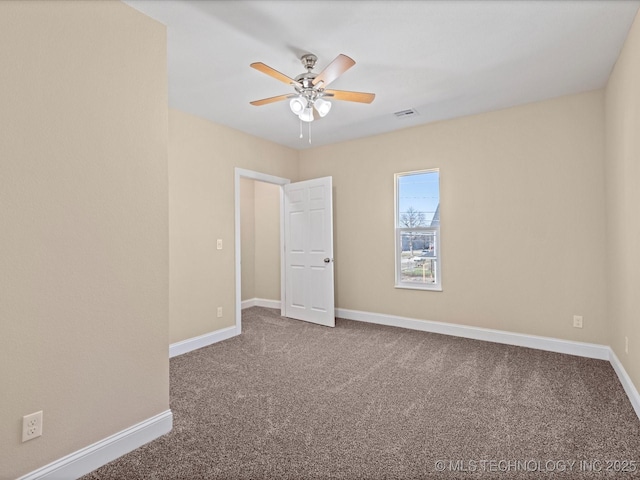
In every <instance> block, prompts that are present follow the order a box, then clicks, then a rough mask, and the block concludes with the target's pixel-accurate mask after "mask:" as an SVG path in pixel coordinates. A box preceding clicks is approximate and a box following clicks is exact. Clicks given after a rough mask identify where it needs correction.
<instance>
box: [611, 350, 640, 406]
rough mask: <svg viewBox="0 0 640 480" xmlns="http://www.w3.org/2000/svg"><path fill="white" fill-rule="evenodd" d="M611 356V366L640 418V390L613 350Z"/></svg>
mask: <svg viewBox="0 0 640 480" xmlns="http://www.w3.org/2000/svg"><path fill="white" fill-rule="evenodd" d="M609 355H610V356H609V361H610V362H611V366H612V367H613V369H614V370H615V371H616V373H617V374H618V378H619V379H620V383H621V384H622V388H624V391H625V392H626V394H627V397H629V401H630V402H631V405H632V406H633V409H634V410H635V411H636V415H637V416H638V418H640V394H639V393H638V390H637V389H636V387H635V385H634V384H633V382H632V381H631V378H629V375H628V374H627V371H626V370H625V369H624V367H623V366H622V363H621V362H620V360H619V359H618V357H617V356H616V354H615V352H614V351H613V349H610V352H609Z"/></svg>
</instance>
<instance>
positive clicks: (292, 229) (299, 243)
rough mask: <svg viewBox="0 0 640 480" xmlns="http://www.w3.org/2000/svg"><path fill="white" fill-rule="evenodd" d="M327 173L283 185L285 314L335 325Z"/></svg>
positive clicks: (329, 194) (329, 178)
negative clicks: (319, 176)
mask: <svg viewBox="0 0 640 480" xmlns="http://www.w3.org/2000/svg"><path fill="white" fill-rule="evenodd" d="M331 188H332V184H331V177H324V178H318V179H313V180H306V181H304V182H297V183H290V184H288V185H285V187H284V197H285V198H284V209H285V215H284V233H285V274H286V281H285V284H286V285H285V309H284V310H285V313H284V314H285V316H287V317H291V318H296V319H299V320H305V321H308V322H313V323H319V324H321V325H327V326H331V327H333V326H335V313H334V312H335V305H334V291H333V211H332V192H331Z"/></svg>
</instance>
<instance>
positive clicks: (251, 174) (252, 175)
mask: <svg viewBox="0 0 640 480" xmlns="http://www.w3.org/2000/svg"><path fill="white" fill-rule="evenodd" d="M241 178H248V179H251V180H257V181H259V182H265V183H272V184H274V185H279V186H280V313H281V314H284V310H283V309H284V307H285V301H284V295H285V274H286V272H285V258H284V185H287V184H289V183H291V180H289V179H288V178H282V177H276V176H275V175H269V174H266V173H261V172H256V171H254V170H247V169H244V168H239V167H235V169H234V210H235V242H234V244H235V246H234V248H235V270H236V302H235V303H236V334H237V335H239V334H240V333H242V266H241V263H240V262H241V257H242V253H241V252H242V247H241V244H242V237H241V231H240V179H241Z"/></svg>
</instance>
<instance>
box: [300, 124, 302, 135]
mask: <svg viewBox="0 0 640 480" xmlns="http://www.w3.org/2000/svg"><path fill="white" fill-rule="evenodd" d="M300 138H302V120H300Z"/></svg>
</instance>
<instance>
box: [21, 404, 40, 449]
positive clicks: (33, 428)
mask: <svg viewBox="0 0 640 480" xmlns="http://www.w3.org/2000/svg"><path fill="white" fill-rule="evenodd" d="M40 435H42V410H40V411H39V412H36V413H32V414H30V415H25V416H24V417H22V441H23V442H26V441H27V440H33V439H34V438H37V437H39V436H40Z"/></svg>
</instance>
